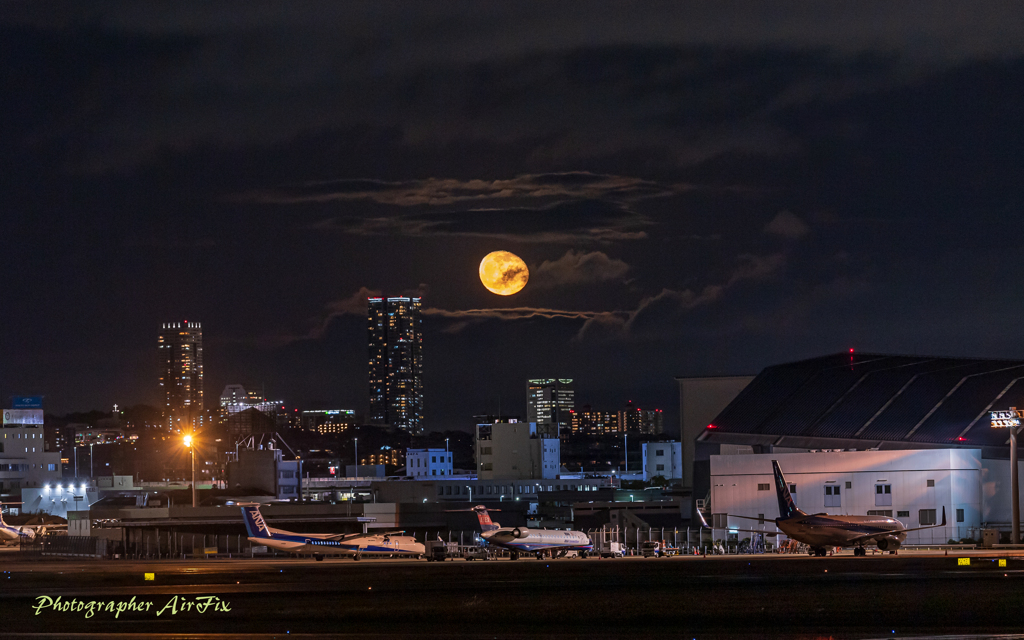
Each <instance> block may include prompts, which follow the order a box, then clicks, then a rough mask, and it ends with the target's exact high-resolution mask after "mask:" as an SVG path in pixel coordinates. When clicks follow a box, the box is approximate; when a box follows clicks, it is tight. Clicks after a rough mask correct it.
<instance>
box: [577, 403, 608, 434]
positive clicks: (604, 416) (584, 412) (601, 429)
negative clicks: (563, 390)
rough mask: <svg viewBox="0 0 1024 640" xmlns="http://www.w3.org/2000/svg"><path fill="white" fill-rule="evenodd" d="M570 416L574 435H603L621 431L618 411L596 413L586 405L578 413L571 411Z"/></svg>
mask: <svg viewBox="0 0 1024 640" xmlns="http://www.w3.org/2000/svg"><path fill="white" fill-rule="evenodd" d="M569 415H570V416H572V420H571V421H572V432H573V433H574V434H580V433H582V434H587V435H603V434H606V433H618V432H619V431H620V429H619V413H618V412H617V411H596V410H595V409H593V408H591V406H590V405H589V404H586V405H583V408H582V409H579V410H578V411H577V410H574V411H570V412H569Z"/></svg>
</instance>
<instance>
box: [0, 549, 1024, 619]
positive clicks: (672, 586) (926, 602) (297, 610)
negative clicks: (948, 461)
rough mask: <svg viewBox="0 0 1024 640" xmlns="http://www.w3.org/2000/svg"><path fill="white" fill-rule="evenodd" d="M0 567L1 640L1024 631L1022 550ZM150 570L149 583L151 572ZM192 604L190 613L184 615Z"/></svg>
mask: <svg viewBox="0 0 1024 640" xmlns="http://www.w3.org/2000/svg"><path fill="white" fill-rule="evenodd" d="M0 569H2V570H3V573H2V574H0V616H2V622H0V625H2V628H0V636H4V637H6V636H11V635H13V634H22V633H30V634H45V635H47V636H49V635H52V634H96V636H94V637H109V636H110V634H116V633H121V634H133V635H134V634H187V635H188V636H192V637H195V636H194V634H232V635H236V634H237V636H239V637H252V636H253V635H257V634H270V635H276V636H278V637H287V636H292V637H294V636H295V635H296V634H344V635H346V636H348V637H379V638H395V637H414V636H415V637H438V638H444V637H454V636H462V637H467V636H471V637H481V638H483V637H486V638H510V637H524V638H525V637H558V638H595V637H631V638H636V637H650V636H652V635H653V634H657V635H658V636H663V635H664V636H665V637H673V638H676V637H687V638H734V637H744V638H758V637H765V638H774V637H777V638H828V637H834V638H843V637H849V638H883V637H885V638H894V637H913V636H923V635H945V636H949V635H956V634H960V635H973V634H982V633H984V634H997V633H1000V634H1012V633H1022V632H1024V558H1021V559H1016V558H1011V559H1009V560H1008V562H1007V566H1006V567H1005V568H1000V567H999V566H998V562H997V557H991V558H979V557H974V558H972V559H971V565H970V566H960V565H958V563H957V559H956V558H955V557H948V558H947V557H933V558H923V557H902V556H901V557H890V556H886V557H874V558H871V557H869V558H863V559H862V558H852V557H849V556H847V557H836V558H809V557H802V556H801V557H778V556H767V557H764V556H762V557H742V558H738V559H737V558H707V559H703V558H664V559H642V558H625V559H615V560H596V559H587V560H578V559H574V560H564V559H563V560H554V561H537V560H520V561H517V562H512V561H507V560H505V561H490V562H479V561H478V562H466V561H462V560H459V561H449V562H445V563H428V562H424V561H419V562H414V561H388V560H381V561H362V562H353V561H351V560H335V561H330V560H329V561H326V562H318V563H317V562H311V561H304V560H291V561H251V560H235V561H207V562H196V563H184V562H138V563H134V562H101V561H60V560H47V561H32V562H24V561H13V560H9V559H6V558H0ZM145 573H154V574H155V576H154V577H155V580H153V581H147V580H145V579H144V574H145ZM41 596H46V597H47V598H49V599H50V600H51V601H54V602H56V601H57V598H58V596H59V597H60V598H61V601H60V602H61V603H67V602H75V601H77V602H84V603H89V602H102V603H108V602H114V603H122V602H123V603H129V602H131V598H132V597H135V603H136V604H138V603H140V602H151V603H152V605H151V607H150V610H149V611H144V612H131V611H124V612H122V613H121V614H120V615H119V616H118V617H116V618H115V615H116V614H115V613H114V612H111V611H106V610H102V611H99V612H97V613H95V614H94V615H93V616H92V617H89V618H87V617H86V613H85V610H84V609H83V610H82V611H77V610H76V611H74V612H72V611H68V612H64V611H57V610H55V609H54V608H53V607H47V608H42V609H40V610H39V613H38V615H37V614H36V610H35V608H34V607H36V606H37V605H38V604H39V603H40V602H44V603H45V602H46V600H45V599H41V598H40V597H41ZM175 596H177V600H175ZM203 596H216V598H215V599H213V600H214V602H220V603H222V606H220V607H217V606H216V605H210V606H208V607H207V608H206V610H205V611H203V612H199V611H197V610H196V604H197V603H200V602H202V600H199V598H201V597H203ZM217 599H219V600H217ZM77 602H76V603H75V607H78V604H77ZM189 602H191V603H193V607H192V610H190V611H189V610H186V611H182V610H181V609H182V608H183V607H187V606H188V605H187V603H189ZM175 605H177V608H178V611H177V613H175V612H174V607H175ZM86 606H88V605H86ZM105 606H106V605H104V607H105ZM114 606H116V604H115V605H114ZM224 609H230V610H228V611H225V610H224ZM158 610H162V613H161V614H160V615H157V611H158Z"/></svg>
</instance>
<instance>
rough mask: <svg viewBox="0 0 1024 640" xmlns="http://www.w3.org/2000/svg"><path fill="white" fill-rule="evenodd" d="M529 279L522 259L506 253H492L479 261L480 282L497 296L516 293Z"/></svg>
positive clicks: (527, 270)
mask: <svg viewBox="0 0 1024 640" xmlns="http://www.w3.org/2000/svg"><path fill="white" fill-rule="evenodd" d="M529 279H530V270H529V269H527V268H526V263H525V262H523V259H522V258H520V257H519V256H517V255H516V254H514V253H509V252H508V251H492V252H491V253H488V254H487V255H486V256H484V259H483V260H481V261H480V282H482V283H484V286H485V287H487V290H488V291H490V292H491V293H496V294H498V295H499V296H510V295H512V294H513V293H518V292H519V291H521V290H522V289H523V287H525V286H526V282H527V280H529Z"/></svg>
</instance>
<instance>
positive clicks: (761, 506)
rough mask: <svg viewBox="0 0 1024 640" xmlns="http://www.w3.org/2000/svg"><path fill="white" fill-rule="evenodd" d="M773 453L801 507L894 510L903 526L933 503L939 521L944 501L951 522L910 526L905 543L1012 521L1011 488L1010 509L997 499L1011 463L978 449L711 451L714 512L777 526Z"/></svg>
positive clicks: (974, 532)
mask: <svg viewBox="0 0 1024 640" xmlns="http://www.w3.org/2000/svg"><path fill="white" fill-rule="evenodd" d="M772 460H778V461H779V465H780V466H781V468H782V472H783V474H784V475H785V476H786V481H787V482H788V483H789V484H791V485H793V484H795V485H796V493H794V495H793V498H794V500H795V501H796V504H797V506H798V507H799V508H800V509H801V510H803V511H805V512H807V513H828V514H830V515H866V514H867V513H868V512H869V511H872V512H874V511H881V512H891V515H892V516H893V517H895V518H896V519H898V520H900V521H901V522H902V523H903V525H904V526H906V527H918V526H922V525H921V524H920V520H921V519H925V520H926V521H927V519H928V515H929V513H928V512H929V511H930V510H933V509H934V513H935V518H936V520H935V522H936V523H938V522H940V521H941V518H942V516H941V513H942V508H943V507H945V508H946V518H947V522H948V525H947V526H946V527H939V528H935V529H930V530H926V531H915V532H911V533H909V534H908V535H907V540H906V543H907V544H930V543H935V544H937V543H945V542H946V541H947V540H949V539H950V538H953V539H956V540H959V539H961V538H965V537H975V538H977V537H978V536H979V534H978V529H979V528H980V527H981V525H982V523H983V522H986V523H988V522H992V520H991V518H994V517H999V515H1000V514H1001V512H1002V511H1005V512H1006V517H1005V521H1006V527H1007V528H1009V497H1008V492H1009V489H1008V487H1006V491H1005V492H1006V493H1007V497H1006V498H1005V500H1003V502H1005V508H1004V507H1003V506H1002V505H1001V504H998V505H997V504H995V501H999V500H1002V498H1001V491H1000V488H1001V487H1005V486H1006V484H1007V483H1008V478H1009V470H1008V468H1007V469H1005V470H1004V474H1005V475H1006V482H1002V481H1001V477H1000V471H999V469H1000V467H1008V464H1007V462H1006V461H999V460H985V461H984V463H985V466H983V461H982V459H981V450H980V449H926V450H898V451H841V452H815V453H770V454H749V455H732V456H730V455H717V456H711V510H712V512H713V513H714V514H733V515H742V516H750V517H758V516H759V515H761V514H764V517H765V518H766V520H767V521H768V523H767V524H766V525H765V530H766V531H774V526H773V524H772V523H771V520H773V519H775V518H777V517H778V515H779V506H778V498H777V495H776V491H775V479H774V474H773V472H772V462H771V461H772ZM1000 463H1001V464H1000ZM766 485H767V486H766ZM983 486H984V488H985V491H983ZM826 487H829V489H826ZM879 487H881V489H879ZM886 487H888V489H886ZM826 491H828V493H829V495H826ZM986 493H988V494H991V496H990V500H989V502H992V504H991V505H988V504H987V503H986V502H985V500H984V498H985V494H986ZM826 501H827V502H828V505H826ZM887 503H888V504H887ZM922 511H923V512H924V513H922ZM886 515H890V514H889V513H886ZM958 516H959V517H958ZM723 520H724V516H721V515H718V516H716V517H715V522H712V524H713V525H714V526H716V527H719V526H722V525H725V524H726V522H725V521H723ZM958 520H959V521H958ZM727 526H728V527H730V528H741V529H759V528H760V525H759V524H758V523H757V522H752V521H750V520H742V519H739V518H729V519H728V521H727ZM723 534H724V531H723ZM749 535H750V534H747V533H741V534H739V537H740V538H741V539H742V538H744V537H747V536H749ZM716 536H719V534H718V533H716ZM720 537H724V535H723V536H720Z"/></svg>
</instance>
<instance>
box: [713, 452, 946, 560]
mask: <svg viewBox="0 0 1024 640" xmlns="http://www.w3.org/2000/svg"><path fill="white" fill-rule="evenodd" d="M772 468H773V469H774V470H775V492H776V494H777V495H778V499H779V514H780V515H779V517H778V518H776V519H775V526H776V527H778V528H779V530H780V531H782V532H783V533H784V534H786V535H787V536H789V537H790V538H792V539H794V540H797V541H798V542H802V543H804V544H806V545H808V546H809V547H810V548H811V554H812V555H818V556H824V555H825V549H826V547H853V555H855V556H863V555H865V554H866V553H867V552H866V551H865V550H864V545H867V544H874V545H876V546H877V547H878V549H879V551H892V552H895V551H896V550H897V549H899V548H900V545H902V544H903V541H904V540H906V539H907V534H908V533H910V532H911V531H921V530H923V529H934V528H936V527H944V526H946V507H945V506H943V507H942V522H941V523H939V524H933V525H928V526H925V527H914V528H912V529H908V528H906V527H904V526H903V523H902V522H900V521H899V520H897V519H895V518H890V517H887V516H830V515H828V514H827V513H815V514H812V515H808V514H806V513H804V512H803V511H801V510H800V509H798V508H797V506H796V503H795V502H794V501H793V496H792V494H790V492H789V485H788V484H786V477H785V476H784V475H782V469H781V468H780V467H779V462H778V461H777V460H772ZM730 517H733V518H742V519H744V520H758V521H762V522H763V521H764V520H763V519H762V518H752V517H750V516H737V515H731V516H730ZM730 529H731V527H730ZM742 531H749V532H751V533H765V532H764V531H754V530H753V529H742Z"/></svg>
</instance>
